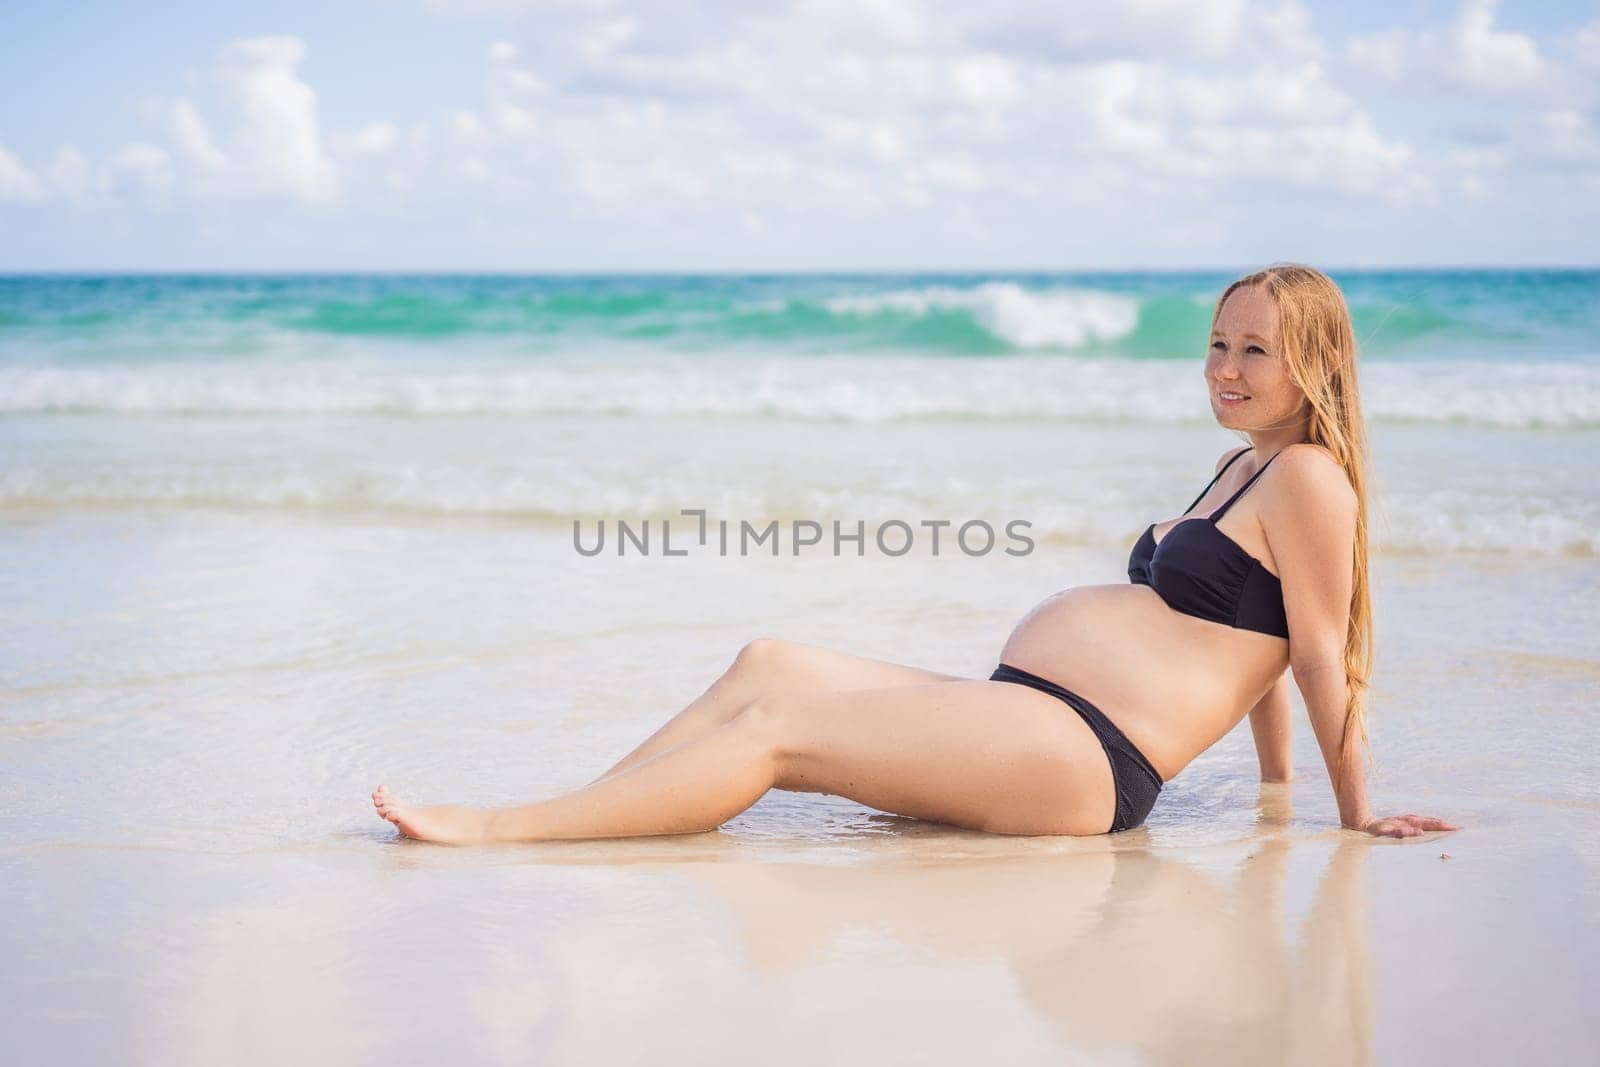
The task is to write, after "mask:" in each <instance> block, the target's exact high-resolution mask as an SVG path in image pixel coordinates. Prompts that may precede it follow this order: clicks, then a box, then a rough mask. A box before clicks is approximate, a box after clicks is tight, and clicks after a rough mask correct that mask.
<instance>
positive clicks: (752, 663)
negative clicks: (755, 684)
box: [728, 637, 793, 677]
mask: <svg viewBox="0 0 1600 1067" xmlns="http://www.w3.org/2000/svg"><path fill="white" fill-rule="evenodd" d="M792 650H793V645H792V644H791V642H788V641H785V640H783V639H782V638H779V637H756V638H752V639H751V640H750V641H747V642H745V645H744V647H743V648H741V649H740V650H739V654H738V655H737V656H735V657H734V658H733V666H732V667H730V668H728V673H729V674H732V675H738V676H743V677H761V676H764V675H767V674H770V673H772V672H773V671H774V670H777V669H779V668H780V667H781V666H782V664H783V663H785V662H787V661H788V660H789V658H790V656H791V653H792Z"/></svg>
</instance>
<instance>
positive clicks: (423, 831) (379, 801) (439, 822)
mask: <svg viewBox="0 0 1600 1067" xmlns="http://www.w3.org/2000/svg"><path fill="white" fill-rule="evenodd" d="M372 806H373V807H375V808H377V809H378V815H379V816H381V817H382V818H385V819H388V820H389V821H390V822H392V823H394V824H395V826H396V827H398V828H399V830H400V832H401V833H402V834H404V835H405V836H407V837H414V838H416V839H417V840H418V841H434V842H437V843H439V844H441V845H481V844H485V843H486V842H488V841H489V840H490V836H489V819H490V813H489V812H487V811H483V810H481V809H479V808H464V807H460V806H458V805H455V804H436V805H433V806H431V807H424V806H423V805H421V804H407V803H405V802H404V801H402V800H400V799H399V798H397V797H396V796H395V795H394V794H393V793H391V792H389V787H388V786H386V785H380V786H379V787H378V788H377V789H375V790H373V791H372Z"/></svg>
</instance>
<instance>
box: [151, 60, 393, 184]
mask: <svg viewBox="0 0 1600 1067" xmlns="http://www.w3.org/2000/svg"><path fill="white" fill-rule="evenodd" d="M305 56H306V47H305V44H304V43H303V42H301V41H300V40H299V39H298V38H296V37H288V36H277V37H249V38H240V39H237V40H234V41H231V42H229V43H228V44H227V45H226V46H225V47H224V48H223V49H222V51H221V53H220V54H219V55H218V57H217V61H216V64H215V66H214V68H213V69H212V70H211V71H210V72H209V77H208V79H207V86H208V87H209V88H211V89H212V90H214V95H215V100H214V103H213V106H214V108H215V109H216V111H217V112H218V113H220V114H221V115H222V117H223V122H222V123H221V125H220V129H221V130H222V137H221V138H220V140H219V138H218V137H217V136H215V135H214V134H213V133H212V128H213V127H212V124H211V123H208V122H207V121H206V119H205V118H204V117H203V116H202V115H201V112H200V109H199V107H198V106H196V104H195V103H194V102H192V101H191V100H189V99H187V98H178V99H175V100H163V99H159V98H154V99H146V100H144V101H142V102H141V104H140V107H139V110H140V112H141V114H142V115H143V116H144V118H145V119H146V121H148V122H150V123H151V124H152V125H153V126H155V127H156V128H157V129H158V130H160V131H161V132H162V133H163V134H164V135H165V136H166V137H167V139H168V140H169V141H170V142H171V143H172V145H173V147H174V149H175V151H176V154H177V157H178V159H179V160H181V162H182V164H183V171H184V177H183V183H184V185H185V187H186V188H187V189H188V190H189V191H191V192H193V193H194V194H195V195H197V196H200V197H202V198H211V197H221V198H245V199H249V198H257V197H287V198H289V199H291V200H296V201H300V202H302V203H307V204H315V203H321V202H325V201H327V200H329V199H330V198H332V197H333V196H334V194H335V193H336V191H337V187H338V182H337V174H336V170H335V167H334V164H333V161H332V160H331V159H330V158H329V156H328V154H327V152H326V151H325V150H324V148H323V145H322V137H321V133H320V131H319V128H318V120H317V99H316V93H315V92H314V91H312V89H311V87H310V86H309V85H307V84H306V83H305V82H304V81H302V80H301V79H300V77H299V75H298V74H297V72H296V69H295V68H296V67H298V66H299V64H300V63H301V62H302V61H303V60H304V59H305ZM383 125H384V124H376V125H374V126H369V127H367V128H366V129H365V130H363V131H362V132H361V133H360V134H358V135H357V136H356V138H355V139H354V143H355V147H356V148H358V149H361V150H369V151H370V150H376V148H377V146H378V143H379V142H381V141H382V140H383V138H384V137H385V134H384V133H383V132H382V130H381V128H380V127H382V126H383ZM390 136H391V137H392V131H391V134H390Z"/></svg>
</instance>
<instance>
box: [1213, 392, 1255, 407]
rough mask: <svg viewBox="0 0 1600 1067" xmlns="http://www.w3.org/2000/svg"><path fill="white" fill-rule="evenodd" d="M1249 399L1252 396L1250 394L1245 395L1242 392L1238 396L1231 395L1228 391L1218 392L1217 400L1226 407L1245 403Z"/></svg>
mask: <svg viewBox="0 0 1600 1067" xmlns="http://www.w3.org/2000/svg"><path fill="white" fill-rule="evenodd" d="M1249 399H1250V398H1249V397H1248V396H1245V395H1244V394H1242V393H1241V394H1239V395H1238V396H1237V397H1234V396H1229V395H1228V394H1226V393H1218V394H1217V400H1218V401H1219V402H1221V403H1222V404H1223V405H1224V406H1226V407H1232V406H1233V405H1234V404H1243V403H1244V402H1245V401H1247V400H1249Z"/></svg>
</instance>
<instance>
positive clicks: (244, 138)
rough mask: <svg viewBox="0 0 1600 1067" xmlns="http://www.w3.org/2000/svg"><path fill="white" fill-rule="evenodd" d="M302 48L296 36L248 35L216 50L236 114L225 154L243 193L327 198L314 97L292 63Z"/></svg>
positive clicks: (328, 180) (327, 174) (330, 183)
mask: <svg viewBox="0 0 1600 1067" xmlns="http://www.w3.org/2000/svg"><path fill="white" fill-rule="evenodd" d="M305 54H306V47H305V45H304V44H303V43H302V42H301V41H300V40H299V38H296V37H287V36H283V37H250V38H243V39H240V40H236V41H232V42H230V43H229V44H228V46H227V47H226V48H224V49H223V53H222V64H223V65H222V72H221V78H222V83H223V85H224V86H225V89H226V100H227V104H228V106H229V108H230V110H231V111H232V112H233V114H234V115H235V116H236V117H237V119H238V126H237V127H236V128H235V131H234V137H233V140H232V145H233V149H234V151H233V152H232V153H231V155H232V156H233V158H234V160H235V161H236V164H237V167H238V177H239V179H240V181H241V183H242V184H243V185H244V187H245V189H246V190H247V191H248V192H254V193H261V194H269V195H270V194H274V193H282V194H287V195H290V196H293V197H296V198H298V199H300V200H304V201H321V200H326V199H328V198H329V197H330V196H331V195H332V194H333V191H334V188H335V177H334V169H333V164H332V162H331V161H330V160H329V159H328V157H327V156H326V155H325V154H324V153H323V150H322V143H321V137H320V136H319V134H318V130H317V97H316V93H314V92H313V91H312V90H311V87H310V86H309V85H307V84H306V83H305V82H303V81H301V80H300V79H299V77H298V76H297V75H296V73H295V69H294V68H295V67H296V66H298V65H299V63H300V62H301V60H303V59H304V58H305Z"/></svg>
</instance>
